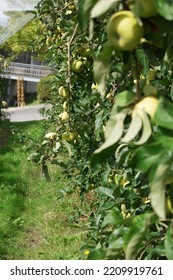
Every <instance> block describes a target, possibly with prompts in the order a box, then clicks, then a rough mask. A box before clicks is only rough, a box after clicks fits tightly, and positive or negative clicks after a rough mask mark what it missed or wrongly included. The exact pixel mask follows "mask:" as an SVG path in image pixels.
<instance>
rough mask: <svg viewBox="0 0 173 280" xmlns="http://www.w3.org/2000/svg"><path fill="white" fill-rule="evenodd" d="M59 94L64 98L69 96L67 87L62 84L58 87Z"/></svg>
mask: <svg viewBox="0 0 173 280" xmlns="http://www.w3.org/2000/svg"><path fill="white" fill-rule="evenodd" d="M58 92H59V95H60V96H62V97H64V98H68V96H69V91H68V89H67V88H65V87H63V86H60V87H59V89H58Z"/></svg>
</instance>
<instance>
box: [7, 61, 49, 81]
mask: <svg viewBox="0 0 173 280" xmlns="http://www.w3.org/2000/svg"><path fill="white" fill-rule="evenodd" d="M3 72H4V73H5V74H7V75H15V76H27V77H38V78H42V77H45V76H47V75H49V74H51V73H52V70H51V69H50V68H49V67H48V66H44V65H33V64H25V63H18V62H11V63H10V64H9V65H8V66H6V67H4V69H3Z"/></svg>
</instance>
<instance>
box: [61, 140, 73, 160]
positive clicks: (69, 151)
mask: <svg viewBox="0 0 173 280" xmlns="http://www.w3.org/2000/svg"><path fill="white" fill-rule="evenodd" d="M61 141H62V143H63V144H64V146H65V147H66V149H67V151H68V153H69V156H70V157H71V155H72V150H71V147H70V144H69V143H68V142H67V141H65V140H61Z"/></svg>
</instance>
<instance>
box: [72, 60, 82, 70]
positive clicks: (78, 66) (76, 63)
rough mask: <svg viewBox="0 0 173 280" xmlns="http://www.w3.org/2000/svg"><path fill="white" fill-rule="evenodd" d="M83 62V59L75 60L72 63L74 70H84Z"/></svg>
mask: <svg viewBox="0 0 173 280" xmlns="http://www.w3.org/2000/svg"><path fill="white" fill-rule="evenodd" d="M83 66H84V64H83V62H82V61H81V60H77V59H76V60H74V61H73V63H72V70H73V71H74V72H76V73H80V72H82V70H83Z"/></svg>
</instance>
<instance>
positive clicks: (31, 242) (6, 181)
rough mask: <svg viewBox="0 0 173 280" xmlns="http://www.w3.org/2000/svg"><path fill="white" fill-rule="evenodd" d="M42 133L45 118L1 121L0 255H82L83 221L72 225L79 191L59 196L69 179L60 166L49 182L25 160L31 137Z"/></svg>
mask: <svg viewBox="0 0 173 280" xmlns="http://www.w3.org/2000/svg"><path fill="white" fill-rule="evenodd" d="M12 131H13V133H12ZM19 131H21V132H22V133H18V132H19ZM43 134H44V126H43V122H42V121H41V122H27V123H13V125H12V127H11V124H10V123H8V122H3V124H2V123H1V126H0V259H77V258H80V257H81V255H80V246H81V245H82V243H83V239H84V234H83V232H84V230H83V229H82V224H81V225H80V224H79V228H76V227H71V226H70V224H69V217H71V216H72V215H76V213H77V212H78V209H79V206H80V205H79V204H80V203H79V198H78V194H77V193H76V194H75V193H74V194H73V195H70V196H69V195H68V194H67V195H66V196H60V189H62V188H63V187H65V186H66V184H67V183H68V182H67V181H66V179H65V177H64V175H63V172H62V170H61V169H60V167H59V168H57V167H51V170H50V172H51V175H52V178H53V180H52V182H46V181H45V179H44V178H43V177H42V175H41V168H40V167H39V166H36V165H33V164H32V163H31V162H27V156H28V155H27V152H26V145H27V137H28V139H29V137H31V136H32V138H33V139H34V140H35V141H39V139H40V137H42V135H43ZM22 135H23V136H22ZM22 137H23V138H22Z"/></svg>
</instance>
